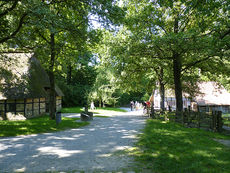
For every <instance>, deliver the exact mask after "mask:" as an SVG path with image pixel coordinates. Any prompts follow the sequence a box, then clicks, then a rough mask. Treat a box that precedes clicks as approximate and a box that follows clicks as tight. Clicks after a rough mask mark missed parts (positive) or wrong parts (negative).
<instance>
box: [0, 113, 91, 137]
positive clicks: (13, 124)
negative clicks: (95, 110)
mask: <svg viewBox="0 0 230 173" xmlns="http://www.w3.org/2000/svg"><path fill="white" fill-rule="evenodd" d="M77 119H78V118H66V117H62V121H61V123H60V124H59V125H56V121H55V120H49V117H48V116H42V117H38V118H33V119H28V120H25V121H0V136H1V137H3V136H4V137H6V136H18V135H29V134H38V133H45V132H55V131H61V130H65V129H70V128H79V127H82V126H85V125H88V124H89V123H88V122H76V120H77Z"/></svg>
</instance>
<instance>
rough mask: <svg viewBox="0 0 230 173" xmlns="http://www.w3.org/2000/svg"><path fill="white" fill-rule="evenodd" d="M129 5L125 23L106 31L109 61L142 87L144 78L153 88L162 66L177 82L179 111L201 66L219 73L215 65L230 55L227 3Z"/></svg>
mask: <svg viewBox="0 0 230 173" xmlns="http://www.w3.org/2000/svg"><path fill="white" fill-rule="evenodd" d="M124 5H125V6H126V7H127V13H126V18H125V23H124V26H123V27H122V28H120V30H119V31H116V32H114V33H111V34H106V39H107V40H108V43H105V44H106V45H109V47H110V49H109V48H107V49H104V50H106V54H107V55H108V58H107V62H108V64H111V66H112V67H115V69H118V73H119V72H120V76H121V77H120V79H121V81H122V82H124V83H127V84H128V83H129V82H130V83H131V84H132V85H134V86H135V87H138V88H140V87H139V85H140V84H141V82H140V81H142V79H147V82H149V84H150V85H152V86H153V85H154V84H155V83H156V82H155V81H156V78H158V76H159V75H158V74H159V70H158V71H157V72H155V71H156V70H155V69H156V68H157V67H161V68H163V69H164V78H162V79H163V80H164V82H167V83H169V84H170V85H172V84H173V88H174V89H175V96H176V99H177V109H178V110H179V111H180V110H182V106H183V105H182V91H183V90H184V91H185V90H186V91H187V90H188V89H191V87H190V86H194V84H196V83H197V81H198V80H199V73H198V68H200V69H201V71H202V72H204V71H209V72H211V73H215V72H214V71H213V69H215V68H214V67H218V68H221V67H222V66H223V58H225V57H227V56H226V54H227V52H228V51H227V45H226V43H227V42H226V41H227V40H229V33H230V32H229V31H230V30H229V25H228V24H227V22H228V21H229V19H228V18H227V15H228V13H227V15H226V14H223V13H222V11H227V8H228V7H227V3H225V2H222V1H211V2H209V3H207V2H205V1H195V0H190V1H183V0H177V1H173V2H172V1H158V0H155V1H148V0H147V1H146V0H141V1H137V0H131V1H126V3H124ZM222 27H223V28H224V29H221V28H222ZM228 46H229V45H228ZM225 48H226V49H225ZM108 52H109V53H108ZM207 64H208V65H207ZM220 64H222V66H220ZM165 77H166V78H165ZM151 79H155V80H153V81H152V82H150V81H151ZM172 79H173V80H172ZM122 82H121V83H122ZM129 85H130V84H129ZM130 86H131V85H130ZM142 86H143V85H142ZM144 86H145V87H146V88H147V87H148V85H147V84H145V85H144ZM171 87H172V86H171ZM131 88H134V87H131ZM195 90H196V88H194V89H193V88H192V90H191V91H190V92H191V93H192V92H194V91H195Z"/></svg>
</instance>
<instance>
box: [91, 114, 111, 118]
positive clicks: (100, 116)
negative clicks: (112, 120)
mask: <svg viewBox="0 0 230 173" xmlns="http://www.w3.org/2000/svg"><path fill="white" fill-rule="evenodd" d="M93 117H98V118H109V116H103V115H95V116H93Z"/></svg>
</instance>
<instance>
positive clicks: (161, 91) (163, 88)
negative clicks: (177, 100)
mask: <svg viewBox="0 0 230 173" xmlns="http://www.w3.org/2000/svg"><path fill="white" fill-rule="evenodd" d="M163 77H164V69H163V68H161V69H160V77H159V84H160V97H161V101H160V107H161V110H162V111H164V110H165V84H164V82H163Z"/></svg>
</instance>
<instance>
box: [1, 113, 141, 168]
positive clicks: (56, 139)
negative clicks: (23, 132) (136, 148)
mask: <svg viewBox="0 0 230 173" xmlns="http://www.w3.org/2000/svg"><path fill="white" fill-rule="evenodd" d="M144 122H145V118H143V117H142V116H141V115H139V114H138V113H136V114H135V113H130V112H128V113H125V115H123V116H122V115H119V116H114V117H110V118H94V120H93V121H92V122H91V124H90V125H89V126H86V127H83V128H79V129H71V130H66V131H62V132H57V133H45V134H39V135H29V136H19V137H8V138H1V139H0V170H1V171H3V172H15V171H25V172H26V171H28V172H42V171H54V170H55V171H71V170H105V171H111V170H118V169H121V168H122V167H125V166H127V164H129V162H130V161H131V160H130V159H129V158H127V157H121V156H119V155H111V153H113V152H115V151H119V150H123V149H126V148H130V147H132V146H133V143H134V142H135V140H136V137H135V135H137V134H138V133H140V130H141V129H142V128H143V126H144Z"/></svg>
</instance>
